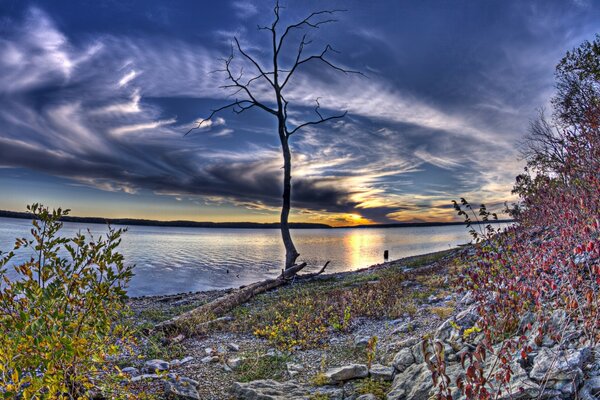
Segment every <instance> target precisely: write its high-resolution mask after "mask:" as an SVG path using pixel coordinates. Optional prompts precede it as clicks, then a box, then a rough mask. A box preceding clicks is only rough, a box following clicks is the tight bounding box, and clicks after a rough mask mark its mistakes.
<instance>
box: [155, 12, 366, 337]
mask: <svg viewBox="0 0 600 400" xmlns="http://www.w3.org/2000/svg"><path fill="white" fill-rule="evenodd" d="M279 11H280V6H279V3H278V2H277V3H275V8H274V9H273V12H274V14H275V18H274V20H273V23H272V24H271V25H270V26H259V27H258V29H260V30H264V31H267V33H269V35H270V39H271V43H270V45H269V48H268V50H269V52H270V53H271V54H270V56H271V57H270V58H269V61H268V63H265V64H262V63H261V62H260V61H259V60H258V59H257V58H255V57H253V56H251V55H250V54H249V53H248V52H247V51H246V50H244V49H243V48H242V46H241V45H240V42H239V40H238V38H236V37H234V39H233V43H232V49H231V54H230V55H229V57H227V58H226V59H224V60H223V65H224V67H223V69H221V70H219V71H217V72H222V73H224V74H225V76H226V78H227V81H228V83H227V84H226V85H223V86H222V88H224V89H231V90H232V91H233V93H232V95H233V96H234V97H235V96H238V95H239V96H240V97H237V98H236V99H235V100H234V101H232V102H231V103H228V104H225V105H223V106H222V107H219V108H217V109H215V110H213V111H212V112H211V113H210V114H209V115H208V117H206V118H205V119H202V120H200V121H198V126H197V127H196V128H193V129H191V130H190V132H191V131H192V130H194V129H197V128H200V127H202V125H203V124H204V123H206V122H208V121H210V119H211V118H213V117H215V116H216V115H217V114H219V113H221V112H223V111H225V110H233V112H235V113H237V114H241V113H243V112H245V111H247V110H249V109H252V108H257V109H260V110H262V111H265V112H266V113H268V114H270V115H272V116H273V117H274V118H276V120H277V133H278V135H279V140H280V142H281V152H282V155H283V204H282V207H281V219H280V221H281V237H282V239H283V243H284V245H285V266H284V269H283V271H282V273H281V275H279V276H278V277H277V278H273V279H266V280H263V281H260V282H256V283H253V284H251V285H248V286H243V287H240V288H239V289H236V290H234V291H232V292H231V293H229V294H227V295H225V296H223V297H220V298H218V299H215V300H213V301H211V302H209V303H206V304H203V305H202V306H200V307H198V308H195V309H193V310H190V311H187V312H185V313H183V314H181V315H179V316H177V317H174V318H172V319H170V320H167V321H164V322H161V323H159V324H157V325H156V327H155V329H158V330H162V331H165V332H171V331H173V330H175V329H179V330H183V331H184V332H188V333H192V334H194V333H197V332H199V331H201V330H202V329H204V328H205V327H206V326H209V325H210V324H213V323H218V322H219V321H222V320H223V317H222V318H219V316H221V315H223V314H225V313H227V312H228V311H230V310H231V309H233V308H234V307H235V306H237V305H239V304H242V303H244V302H246V301H248V300H249V299H250V298H252V297H253V296H255V295H257V294H259V293H262V292H265V291H267V290H271V289H274V288H276V287H279V286H281V285H284V284H285V283H286V282H289V281H290V279H291V278H295V277H296V274H297V273H298V272H299V271H300V270H302V269H303V268H304V267H305V266H306V263H301V264H296V260H297V259H298V256H299V254H298V251H297V250H296V246H294V242H293V240H292V236H291V235H290V228H289V224H288V217H289V214H290V206H291V203H290V202H291V194H292V185H291V181H292V155H291V151H290V146H289V140H290V137H291V136H292V135H294V134H295V133H297V132H299V131H300V130H302V129H304V128H306V127H308V126H316V125H320V124H323V123H326V122H328V121H332V120H336V119H339V118H343V117H344V116H345V115H346V112H343V113H340V114H334V115H329V116H326V115H324V114H323V113H322V111H321V109H320V107H321V105H320V103H319V99H318V98H316V99H315V104H316V106H315V109H314V112H315V118H314V119H313V120H309V121H305V122H299V123H296V124H294V125H293V126H292V125H291V124H290V120H289V119H288V108H289V105H290V103H289V102H288V100H287V99H286V95H285V93H286V88H288V85H289V83H290V81H291V80H292V79H293V77H294V76H295V74H296V73H298V71H299V70H300V69H301V67H302V66H303V65H305V64H307V63H311V62H313V63H315V62H318V63H321V64H322V65H323V66H325V67H327V68H328V69H332V70H334V71H338V72H341V73H344V74H360V75H362V74H361V73H360V72H357V71H352V70H348V69H345V68H342V67H340V66H338V65H336V64H335V63H333V62H332V61H331V60H330V59H329V56H330V54H331V53H334V52H335V50H334V49H333V48H332V47H331V46H330V45H329V44H327V45H325V46H324V47H323V48H322V50H321V52H320V53H315V54H311V55H307V54H305V48H306V46H307V45H309V44H310V43H311V41H310V40H309V39H308V38H307V34H306V30H314V29H318V28H319V27H320V26H322V25H325V24H329V23H332V22H335V21H336V19H335V18H334V16H335V15H336V14H338V13H340V12H342V11H344V10H324V11H317V12H313V13H312V14H310V15H309V16H308V17H306V18H304V19H303V20H301V21H299V22H296V23H294V24H291V25H287V26H285V27H284V28H279V22H280V17H279ZM295 31H304V32H303V34H302V37H301V39H300V41H299V42H298V43H297V48H296V52H295V53H293V55H292V57H291V58H290V59H292V60H293V61H292V62H290V63H288V64H291V65H288V66H287V67H286V66H284V64H285V57H284V50H286V49H287V46H288V41H289V40H290V39H291V38H292V37H293V36H294V33H295ZM236 55H237V56H238V58H239V59H240V60H241V61H242V62H243V63H242V64H244V63H245V64H246V65H245V66H248V67H249V69H250V70H252V73H251V74H248V75H247V74H246V72H245V71H244V65H242V66H240V67H239V68H236V67H234V64H233V62H234V60H235V56H236ZM188 133H189V132H188ZM328 264H329V261H328V262H327V263H325V265H324V266H323V267H322V268H321V269H320V270H319V271H318V272H315V273H312V274H303V275H299V277H302V278H306V277H313V276H316V275H319V274H321V273H323V272H324V271H325V268H327V265H328ZM215 318H216V319H215Z"/></svg>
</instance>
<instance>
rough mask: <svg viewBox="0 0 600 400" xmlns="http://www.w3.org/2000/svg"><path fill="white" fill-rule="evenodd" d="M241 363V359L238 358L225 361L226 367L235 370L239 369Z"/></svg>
mask: <svg viewBox="0 0 600 400" xmlns="http://www.w3.org/2000/svg"><path fill="white" fill-rule="evenodd" d="M241 363H242V359H241V358H239V357H235V358H230V359H228V360H227V365H228V366H229V368H231V369H237V368H239V366H240V364H241Z"/></svg>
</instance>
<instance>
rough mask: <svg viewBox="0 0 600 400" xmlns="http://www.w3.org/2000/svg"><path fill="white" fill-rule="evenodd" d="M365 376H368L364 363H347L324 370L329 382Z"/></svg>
mask: <svg viewBox="0 0 600 400" xmlns="http://www.w3.org/2000/svg"><path fill="white" fill-rule="evenodd" d="M367 376H369V369H368V368H367V366H366V365H364V364H349V365H345V366H343V367H338V368H332V369H330V370H328V371H327V372H325V377H326V378H327V379H328V380H329V381H330V382H344V381H349V380H350V379H357V378H366V377H367Z"/></svg>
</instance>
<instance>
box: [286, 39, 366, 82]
mask: <svg viewBox="0 0 600 400" xmlns="http://www.w3.org/2000/svg"><path fill="white" fill-rule="evenodd" d="M303 40H304V38H303ZM302 43H303V42H300V47H299V50H298V55H297V57H296V62H294V65H293V66H292V68H291V69H290V72H289V73H288V75H287V76H286V77H285V80H284V81H283V84H282V85H281V89H282V90H283V88H284V87H285V85H287V83H288V81H289V80H290V78H291V77H292V75H293V74H294V72H295V71H296V69H297V68H298V67H299V66H300V65H302V64H305V63H307V62H309V61H311V60H321V62H323V63H325V64H327V65H328V66H329V67H331V68H333V69H334V70H336V71H340V72H343V73H344V74H357V75H360V76H363V77H366V76H365V74H363V73H362V72H360V71H354V70H349V69H345V68H342V67H338V66H337V65H335V64H334V63H332V62H331V61H329V60H327V59H326V58H325V56H326V55H327V52H328V51H333V52H335V53H337V51H336V50H335V49H334V48H333V47H331V46H330V45H327V46H325V49H323V51H322V52H321V54H318V55H312V56H310V57H306V58H304V59H302V60H300V57H301V52H302V50H303V48H304V45H303V44H302ZM304 44H307V43H304Z"/></svg>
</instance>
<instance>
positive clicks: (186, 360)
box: [180, 356, 194, 365]
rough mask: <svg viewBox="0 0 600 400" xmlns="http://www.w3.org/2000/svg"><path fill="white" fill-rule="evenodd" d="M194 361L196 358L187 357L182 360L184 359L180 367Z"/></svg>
mask: <svg viewBox="0 0 600 400" xmlns="http://www.w3.org/2000/svg"><path fill="white" fill-rule="evenodd" d="M193 359H194V357H192V356H187V357H184V358H182V359H181V363H180V365H182V364H186V363H189V362H190V361H192V360H193Z"/></svg>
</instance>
